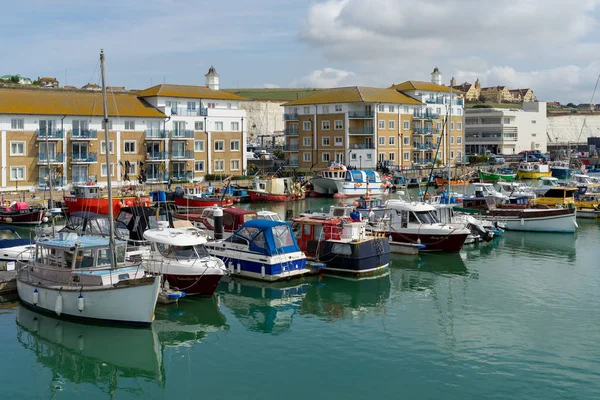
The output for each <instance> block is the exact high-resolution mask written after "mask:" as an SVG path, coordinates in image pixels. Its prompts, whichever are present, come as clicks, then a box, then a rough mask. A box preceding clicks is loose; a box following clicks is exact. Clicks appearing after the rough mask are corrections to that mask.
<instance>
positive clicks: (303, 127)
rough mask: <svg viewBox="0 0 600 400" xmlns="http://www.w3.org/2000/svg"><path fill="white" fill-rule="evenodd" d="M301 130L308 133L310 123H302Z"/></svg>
mask: <svg viewBox="0 0 600 400" xmlns="http://www.w3.org/2000/svg"><path fill="white" fill-rule="evenodd" d="M302 129H303V130H305V131H310V121H304V122H303V123H302Z"/></svg>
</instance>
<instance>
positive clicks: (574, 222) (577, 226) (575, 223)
mask: <svg viewBox="0 0 600 400" xmlns="http://www.w3.org/2000/svg"><path fill="white" fill-rule="evenodd" d="M573 224H574V225H575V229H579V225H577V221H573Z"/></svg>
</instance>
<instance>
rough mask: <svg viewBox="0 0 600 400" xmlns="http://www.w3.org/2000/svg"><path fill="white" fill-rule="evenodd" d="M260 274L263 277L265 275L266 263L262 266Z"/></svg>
mask: <svg viewBox="0 0 600 400" xmlns="http://www.w3.org/2000/svg"><path fill="white" fill-rule="evenodd" d="M260 276H261V277H263V278H264V277H265V266H264V265H261V266H260Z"/></svg>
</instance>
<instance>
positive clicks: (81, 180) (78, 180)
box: [71, 174, 98, 185]
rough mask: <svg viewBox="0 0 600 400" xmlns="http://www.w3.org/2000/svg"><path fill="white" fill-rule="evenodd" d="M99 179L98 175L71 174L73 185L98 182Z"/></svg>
mask: <svg viewBox="0 0 600 400" xmlns="http://www.w3.org/2000/svg"><path fill="white" fill-rule="evenodd" d="M97 180H98V179H97V177H96V175H81V174H74V175H73V176H71V184H73V185H85V184H86V183H88V182H92V183H93V182H96V181H97Z"/></svg>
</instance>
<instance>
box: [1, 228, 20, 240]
mask: <svg viewBox="0 0 600 400" xmlns="http://www.w3.org/2000/svg"><path fill="white" fill-rule="evenodd" d="M20 238H21V237H20V236H19V234H18V233H17V232H15V231H13V230H10V229H2V230H0V240H10V239H20Z"/></svg>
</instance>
